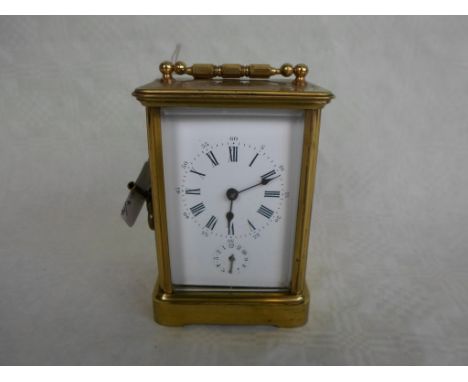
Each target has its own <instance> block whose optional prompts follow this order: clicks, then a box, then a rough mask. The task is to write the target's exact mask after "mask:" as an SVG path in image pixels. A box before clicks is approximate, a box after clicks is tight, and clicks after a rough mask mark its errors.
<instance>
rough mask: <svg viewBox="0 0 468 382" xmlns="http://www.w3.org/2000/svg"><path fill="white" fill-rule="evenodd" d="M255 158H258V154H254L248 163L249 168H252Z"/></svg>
mask: <svg viewBox="0 0 468 382" xmlns="http://www.w3.org/2000/svg"><path fill="white" fill-rule="evenodd" d="M257 157H258V153H257V154H255V156H254V157H253V159H252V160H251V161H250V164H249V167H252V165H253V162H255V159H257Z"/></svg>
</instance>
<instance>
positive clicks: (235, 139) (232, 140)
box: [229, 137, 239, 142]
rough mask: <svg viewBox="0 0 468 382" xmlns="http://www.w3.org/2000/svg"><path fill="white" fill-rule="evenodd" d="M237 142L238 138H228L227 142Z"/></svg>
mask: <svg viewBox="0 0 468 382" xmlns="http://www.w3.org/2000/svg"><path fill="white" fill-rule="evenodd" d="M238 140H239V137H229V141H231V142H237V141H238Z"/></svg>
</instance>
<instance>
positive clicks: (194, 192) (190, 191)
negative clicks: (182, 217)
mask: <svg viewBox="0 0 468 382" xmlns="http://www.w3.org/2000/svg"><path fill="white" fill-rule="evenodd" d="M185 193H186V194H187V195H200V189H199V188H186V189H185Z"/></svg>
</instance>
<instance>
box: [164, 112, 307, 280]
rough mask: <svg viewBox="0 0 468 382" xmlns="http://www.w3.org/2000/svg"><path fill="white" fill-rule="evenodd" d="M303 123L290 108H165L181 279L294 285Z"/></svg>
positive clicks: (172, 224)
mask: <svg viewBox="0 0 468 382" xmlns="http://www.w3.org/2000/svg"><path fill="white" fill-rule="evenodd" d="M303 123H304V120H303V113H302V112H295V111H294V112H293V111H285V110H279V111H273V110H245V109H196V108H194V109H163V110H162V115H161V127H162V137H163V159H164V182H165V192H166V195H165V196H166V212H167V221H168V234H169V256H170V267H171V276H172V282H173V284H175V285H176V287H198V288H199V287H206V288H219V287H230V288H233V287H234V288H235V287H239V288H244V289H245V288H250V289H264V288H273V289H282V288H287V287H288V286H289V282H290V273H291V265H292V253H293V247H294V233H295V225H296V221H295V219H296V213H297V197H298V188H299V172H300V163H301V153H302V135H303Z"/></svg>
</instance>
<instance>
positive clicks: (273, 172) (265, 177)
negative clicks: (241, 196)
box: [262, 170, 276, 179]
mask: <svg viewBox="0 0 468 382" xmlns="http://www.w3.org/2000/svg"><path fill="white" fill-rule="evenodd" d="M275 174H276V171H275V170H271V171H268V172H267V173H266V174H263V175H262V179H267V178H270V177H272V176H273V175H275Z"/></svg>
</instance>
